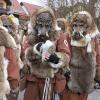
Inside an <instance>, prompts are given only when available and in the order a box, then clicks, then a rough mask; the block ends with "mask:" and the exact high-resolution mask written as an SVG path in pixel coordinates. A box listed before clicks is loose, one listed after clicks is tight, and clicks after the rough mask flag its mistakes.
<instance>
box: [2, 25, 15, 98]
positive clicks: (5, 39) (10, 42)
mask: <svg viewBox="0 0 100 100" xmlns="http://www.w3.org/2000/svg"><path fill="white" fill-rule="evenodd" d="M5 47H8V48H12V49H15V48H16V44H15V41H14V39H13V38H12V36H11V35H10V34H9V33H8V32H7V29H6V28H5V27H3V26H0V90H1V91H0V96H4V95H5V94H7V93H9V92H10V86H9V82H8V80H7V76H8V75H7V65H8V63H9V61H8V60H7V59H6V58H5V57H4V53H5Z"/></svg>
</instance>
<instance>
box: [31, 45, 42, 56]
mask: <svg viewBox="0 0 100 100" xmlns="http://www.w3.org/2000/svg"><path fill="white" fill-rule="evenodd" d="M37 45H38V43H37V44H36V45H35V46H34V47H33V51H34V53H35V54H37V55H39V56H41V53H40V52H39V51H37V50H36V47H37Z"/></svg>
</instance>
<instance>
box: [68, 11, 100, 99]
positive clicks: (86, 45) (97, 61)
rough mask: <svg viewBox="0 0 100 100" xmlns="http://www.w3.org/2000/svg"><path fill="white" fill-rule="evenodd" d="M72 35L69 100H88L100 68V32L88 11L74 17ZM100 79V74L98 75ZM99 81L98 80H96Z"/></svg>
mask: <svg viewBox="0 0 100 100" xmlns="http://www.w3.org/2000/svg"><path fill="white" fill-rule="evenodd" d="M71 25H72V34H71V60H70V72H71V78H70V80H69V82H68V88H69V89H70V92H68V95H69V97H68V100H87V97H88V94H89V93H91V92H92V91H93V90H94V78H95V73H96V69H97V72H99V71H98V69H99V68H100V46H99V39H98V35H99V31H98V29H97V26H96V24H95V22H94V20H93V18H92V16H91V15H90V14H89V13H88V12H86V11H80V12H78V13H76V14H75V15H74V16H73V19H72V23H71ZM96 75H97V76H98V75H99V76H98V77H99V78H100V73H99V74H98V73H96ZM96 79H97V78H96Z"/></svg>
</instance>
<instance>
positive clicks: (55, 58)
mask: <svg viewBox="0 0 100 100" xmlns="http://www.w3.org/2000/svg"><path fill="white" fill-rule="evenodd" d="M47 61H48V62H51V63H54V64H58V63H59V58H58V56H57V55H56V54H51V55H50V57H49V59H47Z"/></svg>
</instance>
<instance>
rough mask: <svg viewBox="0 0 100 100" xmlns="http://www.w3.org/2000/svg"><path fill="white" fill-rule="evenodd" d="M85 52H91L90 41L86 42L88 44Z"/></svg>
mask: <svg viewBox="0 0 100 100" xmlns="http://www.w3.org/2000/svg"><path fill="white" fill-rule="evenodd" d="M87 52H88V53H91V52H92V47H91V43H90V42H89V43H88V46H87Z"/></svg>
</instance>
